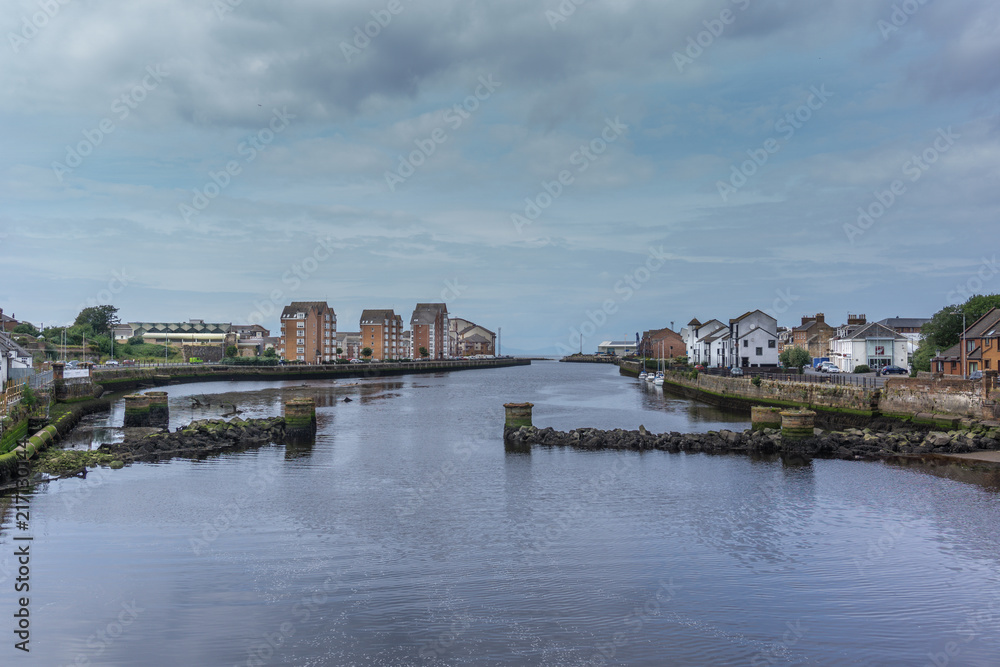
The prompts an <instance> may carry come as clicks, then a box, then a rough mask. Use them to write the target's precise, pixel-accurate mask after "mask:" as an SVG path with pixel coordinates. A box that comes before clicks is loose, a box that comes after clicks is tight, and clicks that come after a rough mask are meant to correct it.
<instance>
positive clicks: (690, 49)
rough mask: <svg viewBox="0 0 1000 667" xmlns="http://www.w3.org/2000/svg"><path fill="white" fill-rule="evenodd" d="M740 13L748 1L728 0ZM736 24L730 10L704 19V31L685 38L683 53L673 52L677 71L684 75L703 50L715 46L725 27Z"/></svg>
mask: <svg viewBox="0 0 1000 667" xmlns="http://www.w3.org/2000/svg"><path fill="white" fill-rule="evenodd" d="M730 1H731V2H732V3H733V4H734V5H736V6H737V7H738V8H739V10H740V11H741V12H743V11H746V9H747V7H749V6H750V0H730ZM735 22H736V13H735V12H733V10H731V9H728V8H727V9H723V10H722V11H721V12H719V16H718V17H717V18H712V19H706V20H704V21H702V22H701V24H702V25H703V26H705V29H704V30H702V31H701V32H699V33H698V34H696V35H693V36H689V37H688V38H687V47H686V48H685V49H684V53H681V52H680V51H674V64H675V65H676V66H677V71H678V72H680V73H682V74H683V73H684V68H685V67H687V66H688V65H693V64H694V61H695V60H697V59H698V58H700V57H701V55H702V54H703V53H705V49H707V48H709V47H710V46H712V44H715V40H717V39H718V38H719V37H721V36H722V33H724V32H725V31H726V26H728V25H732V24H733V23H735Z"/></svg>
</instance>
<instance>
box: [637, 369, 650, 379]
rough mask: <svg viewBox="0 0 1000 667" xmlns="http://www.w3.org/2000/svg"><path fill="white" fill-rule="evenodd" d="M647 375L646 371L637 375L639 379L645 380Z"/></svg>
mask: <svg viewBox="0 0 1000 667" xmlns="http://www.w3.org/2000/svg"><path fill="white" fill-rule="evenodd" d="M647 375H648V373H646V371H642V372H641V373H639V379H640V380H645V379H646V376H647Z"/></svg>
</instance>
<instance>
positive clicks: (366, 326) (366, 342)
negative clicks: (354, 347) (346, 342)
mask: <svg viewBox="0 0 1000 667" xmlns="http://www.w3.org/2000/svg"><path fill="white" fill-rule="evenodd" d="M361 347H362V349H364V348H366V347H370V348H371V350H372V356H371V358H372V359H378V360H380V361H387V360H389V359H403V358H405V357H407V356H408V355H409V350H404V349H403V318H402V317H401V316H399V315H397V314H396V313H395V312H394V311H393V310H392V309H389V310H364V311H362V312H361Z"/></svg>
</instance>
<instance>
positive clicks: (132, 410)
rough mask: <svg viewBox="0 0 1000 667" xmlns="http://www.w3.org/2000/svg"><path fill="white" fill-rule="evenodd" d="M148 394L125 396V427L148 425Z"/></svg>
mask: <svg viewBox="0 0 1000 667" xmlns="http://www.w3.org/2000/svg"><path fill="white" fill-rule="evenodd" d="M149 403H150V401H149V396H146V395H145V394H129V395H128V396H126V397H125V428H130V427H134V426H149Z"/></svg>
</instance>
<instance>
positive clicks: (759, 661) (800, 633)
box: [750, 620, 809, 667]
mask: <svg viewBox="0 0 1000 667" xmlns="http://www.w3.org/2000/svg"><path fill="white" fill-rule="evenodd" d="M785 627H786V628H788V629H787V630H785V633H784V634H783V635H782V636H781V641H780V642H775V643H774V644H771V646H769V647H768V648H767V649H766V650H764V651H758V652H757V653H755V654H754V656H753V657H752V658H750V665H751V667H771V665H780V664H785V663H787V662H788V657H787V655H786V654H787V652H788V651H789V649H791V648H792V647H793V646H795V645H796V644H798V643H799V642H800V641H801V640H802V637H804V636H805V633H806V630H808V629H809V628H804V627H802V622H801V621H799V620H796V621H795V622H794V623H792V622H791V621H787V622H786V623H785Z"/></svg>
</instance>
